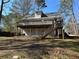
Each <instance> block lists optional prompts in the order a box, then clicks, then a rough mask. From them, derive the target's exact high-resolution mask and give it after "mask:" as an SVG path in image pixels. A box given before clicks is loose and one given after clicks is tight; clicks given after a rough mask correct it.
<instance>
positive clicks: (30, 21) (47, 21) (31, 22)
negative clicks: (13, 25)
mask: <svg viewBox="0 0 79 59" xmlns="http://www.w3.org/2000/svg"><path fill="white" fill-rule="evenodd" d="M41 13H42V12H39V13H38V14H41ZM42 15H44V17H43V16H42V17H40V18H39V17H37V18H35V17H24V18H22V20H21V21H19V22H18V25H22V26H35V25H40V26H42V25H51V24H52V21H53V20H56V21H62V20H63V19H62V17H61V16H60V15H53V16H48V17H47V16H46V15H45V14H44V13H42Z"/></svg>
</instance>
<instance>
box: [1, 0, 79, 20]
mask: <svg viewBox="0 0 79 59" xmlns="http://www.w3.org/2000/svg"><path fill="white" fill-rule="evenodd" d="M12 1H13V0H10V2H9V3H7V6H6V7H5V8H4V11H5V12H3V15H7V14H9V13H10V8H11V5H12V4H11V3H12ZM45 1H46V5H47V7H46V8H44V9H43V12H44V13H50V12H56V11H57V10H58V9H59V7H60V0H45ZM0 3H1V0H0ZM74 13H75V17H76V19H77V21H78V19H79V0H74Z"/></svg>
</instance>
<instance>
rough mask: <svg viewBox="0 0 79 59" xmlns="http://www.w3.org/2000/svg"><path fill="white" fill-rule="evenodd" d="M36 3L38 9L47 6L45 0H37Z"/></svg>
mask: <svg viewBox="0 0 79 59" xmlns="http://www.w3.org/2000/svg"><path fill="white" fill-rule="evenodd" d="M35 3H36V4H37V10H39V9H41V8H43V7H47V6H46V3H45V0H35Z"/></svg>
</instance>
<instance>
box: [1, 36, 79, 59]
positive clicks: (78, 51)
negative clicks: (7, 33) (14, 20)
mask: <svg viewBox="0 0 79 59" xmlns="http://www.w3.org/2000/svg"><path fill="white" fill-rule="evenodd" d="M0 59H79V40H78V39H43V40H38V39H37V40H29V39H28V38H26V37H0Z"/></svg>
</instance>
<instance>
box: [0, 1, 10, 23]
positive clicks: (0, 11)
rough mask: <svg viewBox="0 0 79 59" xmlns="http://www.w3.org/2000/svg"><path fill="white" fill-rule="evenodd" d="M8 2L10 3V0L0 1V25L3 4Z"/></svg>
mask: <svg viewBox="0 0 79 59" xmlns="http://www.w3.org/2000/svg"><path fill="white" fill-rule="evenodd" d="M9 1H10V0H7V1H4V0H2V1H1V10H0V23H1V18H2V11H3V5H4V4H5V3H8V2H9Z"/></svg>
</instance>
